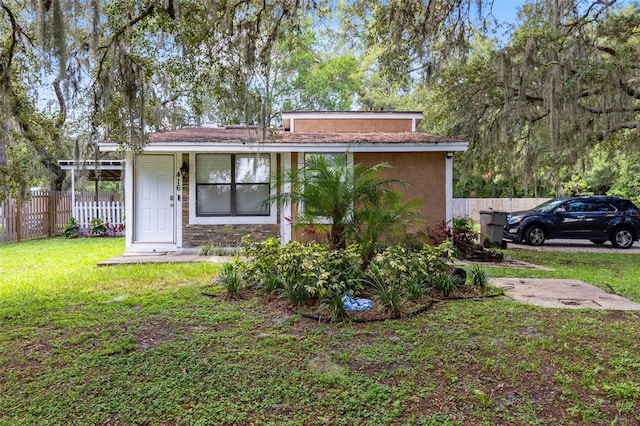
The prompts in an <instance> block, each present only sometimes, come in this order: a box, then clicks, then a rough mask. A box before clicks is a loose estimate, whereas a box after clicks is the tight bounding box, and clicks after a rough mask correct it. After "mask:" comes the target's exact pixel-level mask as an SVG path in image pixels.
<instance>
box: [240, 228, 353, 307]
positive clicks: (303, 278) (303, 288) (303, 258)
mask: <svg viewBox="0 0 640 426" xmlns="http://www.w3.org/2000/svg"><path fill="white" fill-rule="evenodd" d="M242 252H243V255H245V256H247V257H248V258H249V259H250V261H249V263H248V266H247V269H248V273H247V274H246V276H247V277H248V279H249V280H250V282H249V283H248V284H249V285H252V286H255V287H257V288H264V289H265V290H266V291H269V292H272V293H273V292H278V291H280V292H282V293H284V295H285V297H287V298H288V299H289V300H292V301H295V302H296V303H302V302H303V301H304V300H306V301H320V300H327V299H331V298H333V297H334V296H335V295H340V296H342V295H343V294H345V293H350V292H355V291H358V290H359V289H360V288H361V287H362V259H361V257H360V253H359V248H358V246H355V245H354V246H349V247H347V248H346V249H344V250H334V251H330V250H329V249H328V248H327V247H326V246H324V245H321V244H316V243H310V244H305V243H301V242H299V241H291V242H289V243H287V244H285V245H281V244H280V242H279V241H278V240H277V239H276V238H268V239H266V240H265V241H263V242H256V243H252V244H249V245H245V246H244V247H243V250H242Z"/></svg>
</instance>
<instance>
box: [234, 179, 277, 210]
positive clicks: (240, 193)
mask: <svg viewBox="0 0 640 426" xmlns="http://www.w3.org/2000/svg"><path fill="white" fill-rule="evenodd" d="M268 196H269V184H266V185H265V184H263V185H238V186H236V213H237V214H239V215H265V216H266V215H268V214H269V205H263V204H262V202H263V201H264V200H265V199H266V198H267V197H268Z"/></svg>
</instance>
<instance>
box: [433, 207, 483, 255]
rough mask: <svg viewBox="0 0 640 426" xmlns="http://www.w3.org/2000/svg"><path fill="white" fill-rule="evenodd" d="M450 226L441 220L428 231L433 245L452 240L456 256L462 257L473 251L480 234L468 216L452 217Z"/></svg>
mask: <svg viewBox="0 0 640 426" xmlns="http://www.w3.org/2000/svg"><path fill="white" fill-rule="evenodd" d="M451 223H452V224H451V226H449V225H448V224H447V222H445V221H442V222H440V223H439V224H437V225H436V227H435V229H433V230H430V231H429V232H428V234H429V237H430V238H431V241H432V242H433V244H435V245H439V244H442V243H443V242H445V241H452V242H453V247H454V248H455V250H456V255H457V257H461V258H464V257H466V256H467V255H469V254H470V253H472V252H473V251H474V249H475V248H476V246H477V245H478V243H477V240H478V237H479V235H480V233H479V232H478V230H477V229H476V226H475V223H474V222H473V220H471V219H470V218H468V217H454V218H453V220H452V221H451Z"/></svg>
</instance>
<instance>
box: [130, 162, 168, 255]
mask: <svg viewBox="0 0 640 426" xmlns="http://www.w3.org/2000/svg"><path fill="white" fill-rule="evenodd" d="M134 173H135V190H134V194H135V197H134V209H135V224H134V229H135V234H134V236H133V238H134V241H135V242H141V243H146V242H149V243H174V242H175V237H174V217H175V215H174V204H175V202H174V200H173V199H174V192H173V186H174V179H173V176H174V159H173V155H145V154H139V155H137V156H136V161H135V171H134Z"/></svg>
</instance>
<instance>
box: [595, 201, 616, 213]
mask: <svg viewBox="0 0 640 426" xmlns="http://www.w3.org/2000/svg"><path fill="white" fill-rule="evenodd" d="M589 211H590V212H614V211H616V208H615V207H613V206H612V205H611V204H609V203H605V202H604V201H592V202H591V203H590V206H589Z"/></svg>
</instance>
